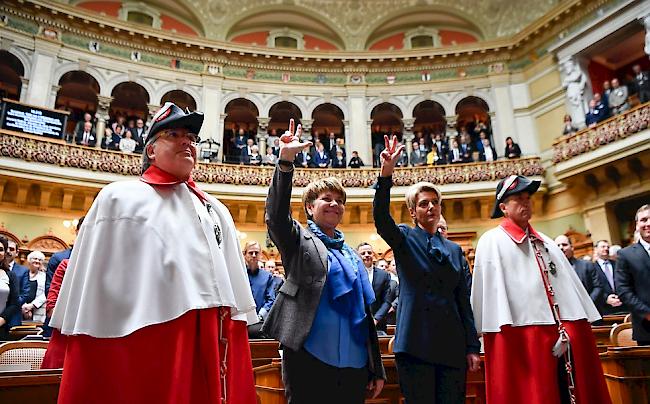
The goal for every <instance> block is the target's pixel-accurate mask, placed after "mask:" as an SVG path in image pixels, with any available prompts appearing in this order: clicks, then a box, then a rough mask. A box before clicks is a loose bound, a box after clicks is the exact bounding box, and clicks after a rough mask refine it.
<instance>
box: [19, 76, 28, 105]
mask: <svg viewBox="0 0 650 404" xmlns="http://www.w3.org/2000/svg"><path fill="white" fill-rule="evenodd" d="M20 81H21V82H22V87H21V89H20V102H26V99H27V92H28V91H29V79H28V78H25V77H21V78H20Z"/></svg>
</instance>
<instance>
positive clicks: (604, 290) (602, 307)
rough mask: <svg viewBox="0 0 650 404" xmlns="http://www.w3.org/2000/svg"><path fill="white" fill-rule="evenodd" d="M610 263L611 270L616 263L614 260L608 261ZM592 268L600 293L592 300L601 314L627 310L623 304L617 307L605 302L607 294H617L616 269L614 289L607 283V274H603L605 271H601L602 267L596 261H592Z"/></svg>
mask: <svg viewBox="0 0 650 404" xmlns="http://www.w3.org/2000/svg"><path fill="white" fill-rule="evenodd" d="M610 265H611V266H612V270H614V267H615V265H616V263H615V262H611V261H610ZM593 268H594V271H595V272H596V276H597V278H598V283H599V285H600V295H599V296H598V297H597V298H596V300H594V303H595V304H596V308H597V309H598V311H599V312H600V314H601V315H602V316H606V315H608V314H616V313H624V312H627V311H628V309H627V308H626V307H625V305H623V306H619V307H612V306H610V305H609V304H607V296H609V295H611V294H615V295H617V294H618V285H617V284H616V271H614V274H613V276H614V289H612V286H611V285H610V284H609V281H608V280H607V275H605V272H603V268H602V267H601V266H600V264H599V263H598V261H596V262H594V263H593Z"/></svg>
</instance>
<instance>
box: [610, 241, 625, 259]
mask: <svg viewBox="0 0 650 404" xmlns="http://www.w3.org/2000/svg"><path fill="white" fill-rule="evenodd" d="M622 249H623V247H621V246H620V245H618V244H614V245H613V246H610V247H609V260H610V261H611V262H613V263H616V260H617V259H618V253H619V252H621V250H622Z"/></svg>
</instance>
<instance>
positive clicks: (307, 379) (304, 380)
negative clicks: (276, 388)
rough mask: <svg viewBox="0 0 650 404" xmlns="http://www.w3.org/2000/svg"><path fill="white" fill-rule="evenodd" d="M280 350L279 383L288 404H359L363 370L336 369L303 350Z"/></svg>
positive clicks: (365, 382) (362, 397) (363, 393)
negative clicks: (280, 382)
mask: <svg viewBox="0 0 650 404" xmlns="http://www.w3.org/2000/svg"><path fill="white" fill-rule="evenodd" d="M282 350H283V352H282V381H283V382H284V394H285V395H286V397H287V403H288V404H363V402H364V400H365V397H366V386H367V385H368V369H367V368H362V369H355V368H337V367H334V366H330V365H328V364H326V363H324V362H321V361H320V360H318V359H317V358H315V357H314V356H313V355H311V354H310V353H309V352H307V351H305V350H304V349H301V350H299V351H294V350H292V349H289V348H287V347H283V348H282Z"/></svg>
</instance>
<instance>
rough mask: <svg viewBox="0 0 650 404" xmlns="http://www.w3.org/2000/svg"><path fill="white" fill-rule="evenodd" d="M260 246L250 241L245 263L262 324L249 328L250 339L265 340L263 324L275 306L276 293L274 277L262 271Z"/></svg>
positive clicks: (246, 249) (245, 247) (245, 246)
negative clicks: (262, 329)
mask: <svg viewBox="0 0 650 404" xmlns="http://www.w3.org/2000/svg"><path fill="white" fill-rule="evenodd" d="M260 252H261V249H260V244H259V243H258V242H257V241H249V242H247V243H246V244H245V245H244V261H245V262H246V271H247V272H248V282H249V283H250V285H251V292H252V293H253V299H255V310H256V312H257V316H258V317H259V319H260V322H259V323H257V324H252V325H249V326H248V336H249V338H263V334H262V333H261V332H260V329H261V328H262V322H263V321H264V320H265V319H266V316H267V315H268V314H269V310H271V306H273V302H274V301H275V292H274V291H273V275H271V273H270V272H268V271H266V270H264V269H260V260H259V258H260Z"/></svg>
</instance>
